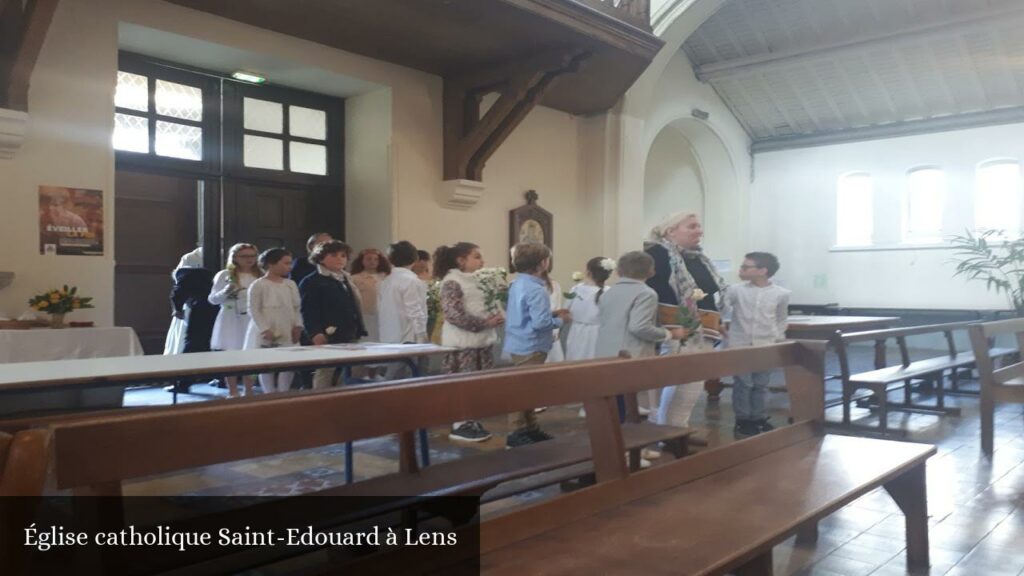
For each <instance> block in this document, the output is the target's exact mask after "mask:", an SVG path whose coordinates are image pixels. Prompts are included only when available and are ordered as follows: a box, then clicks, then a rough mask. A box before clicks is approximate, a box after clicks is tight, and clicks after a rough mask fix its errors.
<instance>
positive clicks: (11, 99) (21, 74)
mask: <svg viewBox="0 0 1024 576" xmlns="http://www.w3.org/2000/svg"><path fill="white" fill-rule="evenodd" d="M0 3H3V5H0V8H6V10H3V11H0V13H2V14H4V17H5V20H6V18H19V20H20V22H18V23H17V26H16V30H17V32H16V33H17V34H18V37H17V39H16V40H14V41H13V42H12V44H11V45H10V46H8V47H6V48H5V50H4V54H3V62H4V65H3V67H2V68H0V74H2V75H0V107H4V108H10V109H12V110H19V111H22V112H27V111H28V87H29V82H30V80H31V78H32V70H33V69H35V66H36V60H38V58H39V52H40V51H41V50H42V48H43V42H44V41H45V40H46V33H47V32H48V31H49V29H50V22H51V21H52V20H53V14H54V13H55V12H56V11H57V5H58V4H59V3H60V0H28V2H27V3H26V4H25V9H24V11H15V10H13V9H12V7H14V6H18V5H19V4H20V3H19V2H14V3H4V2H3V0H0ZM7 23H8V22H5V26H4V28H5V29H6V24H7Z"/></svg>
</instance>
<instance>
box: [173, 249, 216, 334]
mask: <svg viewBox="0 0 1024 576" xmlns="http://www.w3.org/2000/svg"><path fill="white" fill-rule="evenodd" d="M212 288H213V272H210V271H209V270H207V269H205V268H178V269H177V270H175V271H174V287H173V288H171V306H172V307H173V308H174V311H175V312H176V313H179V314H180V313H182V312H184V311H185V306H188V307H189V310H190V312H189V313H188V322H187V323H186V325H185V347H184V349H183V351H184V352H209V351H210V337H211V336H212V335H213V324H214V321H216V320H217V312H218V311H220V306H215V305H213V304H210V301H209V300H208V299H207V297H208V296H209V295H210V290H211V289H212Z"/></svg>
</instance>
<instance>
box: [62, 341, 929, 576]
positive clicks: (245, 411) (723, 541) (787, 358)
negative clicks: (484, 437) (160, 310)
mask: <svg viewBox="0 0 1024 576" xmlns="http://www.w3.org/2000/svg"><path fill="white" fill-rule="evenodd" d="M823 355H824V343H801V342H787V343H783V344H778V345H773V346H765V347H755V348H746V349H736V350H725V351H720V352H707V353H700V354H692V355H680V356H664V357H658V358H645V359H638V360H627V359H623V360H607V361H593V362H584V363H566V364H557V365H548V366H541V367H532V368H523V369H518V370H499V371H494V372H489V373H479V374H465V375H453V376H445V377H436V378H425V379H420V380H413V381H408V382H406V383H402V384H396V385H392V386H365V387H357V388H353V389H351V390H347V391H325V392H309V393H304V394H295V395H290V396H283V397H280V398H275V399H270V400H266V401H262V402H232V403H221V404H219V405H216V406H210V405H207V406H203V405H199V406H195V407H191V406H189V407H178V408H176V409H167V410H160V411H147V412H145V413H126V414H122V415H119V416H117V417H104V418H96V419H86V420H77V421H68V422H63V423H59V424H55V425H53V426H52V430H53V433H54V437H55V446H56V451H55V472H56V482H57V487H58V488H80V489H82V488H89V489H88V490H81V491H82V492H83V493H84V492H91V493H107V494H110V493H117V492H118V491H119V486H120V483H121V482H122V481H123V480H126V479H130V478H138V477H143V476H148V475H152V474H159V473H164V472H171V471H176V470H182V469H189V468H194V467H197V466H204V465H208V464H215V463H218V462H224V461H230V460H235V459H238V458H240V457H251V456H255V455H258V454H259V453H281V452H287V451H291V450H296V449H299V448H301V447H308V446H313V445H323V444H331V443H336V442H340V441H346V440H357V439H361V438H372V437H379V436H383V435H387V434H389V433H393V432H395V431H399V430H408V429H415V428H426V427H433V426H443V425H446V424H447V423H449V422H451V421H454V420H464V419H471V418H480V417H487V416H496V415H500V414H507V413H510V412H515V411H521V410H525V409H529V408H533V407H536V406H538V405H559V404H568V403H574V402H579V401H581V400H582V401H583V403H584V406H585V407H586V411H587V418H586V426H587V440H588V441H587V442H586V443H585V444H583V443H581V446H583V445H586V446H587V447H588V448H589V454H588V456H589V459H590V460H591V461H592V462H593V471H594V475H595V479H596V484H595V485H594V486H592V487H589V488H584V489H581V490H579V491H577V492H574V493H572V494H569V495H567V496H562V497H556V498H554V499H552V500H550V501H547V502H544V503H541V504H538V505H535V506H531V507H528V508H525V509H522V510H519V511H513V512H511V513H509V514H506V515H502V516H498V517H497V518H494V519H489V520H487V521H486V522H484V523H483V524H482V526H481V536H482V542H483V545H484V551H485V553H486V555H485V556H484V565H485V568H486V570H485V571H488V572H490V571H495V572H496V573H497V572H500V571H501V570H506V569H508V567H509V566H514V565H521V563H522V562H524V561H528V560H530V557H529V556H527V557H523V556H521V555H520V554H518V553H516V552H515V550H517V549H518V548H517V547H525V548H524V550H527V554H533V555H534V559H535V560H536V564H534V565H533V566H534V567H540V566H542V565H543V566H545V567H547V568H549V569H552V570H553V569H554V568H556V567H562V566H565V567H566V569H565V570H554V573H581V571H582V570H583V568H582V567H581V566H580V565H578V564H574V562H576V561H575V560H573V559H572V558H570V557H569V555H568V554H567V551H568V550H569V549H563V550H559V549H558V547H557V546H556V547H554V548H552V549H545V548H544V546H545V545H544V543H545V542H551V541H550V540H548V539H547V536H546V535H545V532H548V531H552V533H558V534H565V535H566V537H567V538H568V537H572V538H577V537H576V536H572V534H574V533H575V531H577V530H578V531H580V532H586V533H588V534H590V536H591V537H594V536H595V535H596V534H600V535H601V537H602V538H605V537H607V538H611V537H612V535H613V534H622V533H624V532H623V531H622V530H621V529H620V528H622V527H628V528H629V529H632V528H633V527H634V526H635V524H634V523H633V522H634V521H633V520H630V518H632V516H630V515H631V514H634V513H635V510H634V511H632V512H631V510H633V508H636V507H639V508H642V509H644V510H646V514H648V516H647V517H648V518H649V519H650V520H651V521H652V522H653V525H657V526H661V527H663V528H664V529H665V530H666V531H665V532H664V534H665V535H666V538H665V539H663V540H661V541H659V542H654V541H650V542H647V541H637V540H636V539H635V538H630V539H628V540H626V541H621V542H617V543H616V544H615V545H614V546H612V545H610V544H609V545H606V546H603V547H602V548H603V549H602V550H593V548H594V547H595V544H597V543H595V542H593V541H592V546H591V550H590V551H588V554H591V553H594V555H595V557H598V556H602V555H607V554H608V553H611V551H614V550H617V549H621V550H620V552H616V553H621V554H623V555H624V556H623V558H627V557H628V558H634V559H638V560H639V561H640V562H641V563H640V564H636V565H635V566H642V565H644V564H650V565H652V566H653V565H658V563H659V562H660V563H662V564H661V565H665V564H664V563H666V562H670V561H671V562H676V561H678V559H679V558H680V555H681V554H684V555H686V556H687V557H692V558H693V562H695V563H696V564H693V566H694V567H695V568H694V570H695V571H694V572H692V573H713V574H722V573H725V572H726V571H728V570H732V569H734V568H743V567H746V568H744V569H746V570H753V569H754V568H755V567H757V566H761V567H763V566H764V562H765V558H770V550H771V547H772V546H773V545H774V544H775V543H777V542H780V541H782V540H783V539H785V538H786V537H788V536H789V535H792V534H794V533H797V532H804V533H809V532H811V531H813V530H812V529H813V526H814V522H815V521H816V520H817V519H818V518H820V517H822V516H824V515H827V514H828V513H831V512H832V511H834V510H836V509H838V508H839V507H841V506H843V505H845V504H846V503H848V502H849V501H851V500H853V499H855V498H856V497H858V496H860V495H862V494H865V493H867V492H869V491H871V490H873V489H874V488H876V487H879V486H886V488H887V489H888V490H889V491H890V493H892V494H893V496H894V498H895V499H896V500H897V502H898V503H899V504H900V506H901V508H902V509H903V510H904V512H905V513H906V514H907V519H908V520H907V535H908V542H909V546H910V550H909V552H908V561H909V562H910V563H911V564H912V565H913V566H921V565H927V522H926V518H927V514H926V510H925V500H924V494H925V492H924V461H925V459H926V458H927V457H928V456H930V455H931V454H932V453H933V452H934V448H932V447H929V446H915V445H908V444H901V443H894V442H887V441H881V440H869V439H858V438H833V437H830V436H823V435H822V426H821V424H822V421H823V412H824V409H823V400H824V391H823V389H822V386H821V381H822V372H823ZM776 367H784V368H785V369H786V375H787V384H788V387H789V390H790V394H791V415H792V417H793V419H794V420H795V421H796V422H797V424H796V425H794V426H788V427H784V428H780V429H778V430H776V431H774V432H771V433H768V434H764V435H761V436H757V437H755V438H752V439H749V440H744V441H741V442H737V443H735V444H731V445H728V446H725V447H721V448H717V449H713V450H708V451H706V452H703V453H701V454H700V455H698V456H694V457H691V458H685V459H682V460H678V461H675V462H672V463H669V464H665V465H661V466H656V467H653V468H651V469H649V470H643V471H634V470H631V469H630V466H629V464H628V462H627V459H626V457H625V453H626V452H627V450H629V448H630V446H629V444H628V442H627V437H628V435H629V432H628V430H629V429H630V426H629V425H622V424H620V422H619V415H618V409H617V405H616V397H617V396H618V395H620V394H634V393H637V392H640V391H643V390H647V389H651V388H658V387H662V386H665V385H670V384H673V383H677V382H679V381H680V380H686V381H700V380H706V379H710V378H714V377H721V376H728V375H732V374H735V373H745V372H751V371H760V370H767V369H772V368H776ZM171 431H175V432H176V433H177V437H175V436H174V435H172V434H170V433H169V432H171ZM225 431H231V432H232V433H230V434H228V433H225ZM296 431H301V434H297V433H296ZM238 437H244V438H246V442H245V443H240V442H238V441H237V438H238ZM545 445H547V447H546V446H545ZM554 445H555V444H554V443H550V442H549V443H541V444H537V445H534V446H531V447H528V448H530V449H533V450H536V451H538V452H539V451H541V450H549V449H550V447H551V446H554ZM182 446H188V447H189V448H188V449H187V450H183V449H181V447H182ZM243 453H247V454H243ZM526 454H528V452H527V451H526V448H517V449H514V450H510V451H502V452H499V453H497V455H496V456H492V458H493V460H489V461H488V462H489V465H493V466H496V467H501V466H503V464H501V461H502V460H508V461H513V460H516V459H520V458H527V456H526ZM480 458H481V457H479V456H477V457H470V458H466V459H465V460H466V461H467V462H471V461H473V460H478V459H480ZM456 462H459V461H456ZM453 464H454V463H453ZM516 465H517V466H522V464H516ZM441 466H444V465H436V466H432V467H430V468H428V469H424V470H420V471H416V470H415V462H414V461H413V462H406V463H403V468H404V469H405V472H406V473H407V475H408V476H409V477H410V478H413V479H415V480H414V481H412V482H399V481H398V479H397V477H391V478H388V477H384V478H385V479H384V480H376V481H375V479H371V480H368V481H365V482H359V483H356V484H353V485H350V486H343V487H339V488H336V489H330V490H327V491H324V492H321V493H318V494H324V495H327V494H337V495H345V494H360V495H361V494H389V495H409V496H416V495H419V494H452V493H460V490H462V486H463V485H467V486H469V487H470V488H469V490H468V493H480V492H482V491H484V486H485V485H486V484H487V481H486V480H481V476H480V475H479V472H480V471H481V468H476V469H472V470H471V469H469V468H464V469H463V472H464V473H465V474H458V473H451V474H450V475H449V476H448V477H447V478H444V479H443V482H442V481H441V480H442V479H436V478H435V480H437V483H436V484H430V482H428V479H431V477H430V476H429V474H430V473H431V472H432V471H433V470H435V469H441ZM466 466H468V464H467V465H466ZM750 466H753V468H750ZM750 472H753V473H765V474H768V476H766V477H765V478H766V481H765V482H763V483H762V482H760V481H759V480H758V477H755V476H745V474H746V473H750ZM446 483H447V485H445V484H446ZM677 493H685V494H686V495H688V496H686V498H685V499H684V500H685V502H684V503H683V504H680V503H679V502H676V501H675V500H674V498H675V496H673V495H675V494H677ZM755 493H756V495H757V496H758V497H760V498H761V500H759V501H758V507H759V510H760V511H759V512H758V513H757V515H755V517H753V518H754V520H755V521H754V522H752V523H751V522H748V521H747V520H746V519H745V518H743V517H742V516H741V517H736V516H734V515H730V514H728V513H727V510H728V509H730V508H732V507H733V505H734V503H735V502H749V501H751V500H750V498H751V497H752V496H753V495H754V494H755ZM766 494H767V495H766ZM663 498H669V500H670V501H662V500H661V499H663ZM777 498H778V501H777V502H776V499H777ZM650 499H655V500H656V501H657V502H659V503H658V504H657V505H652V506H648V505H647V504H645V502H651V503H652V504H653V503H654V502H655V500H650ZM704 500H707V501H708V502H712V501H714V502H720V503H725V502H730V504H728V505H725V504H723V507H722V509H720V510H717V511H715V512H714V513H713V514H712V513H711V511H710V509H709V508H707V506H706V505H702V504H699V502H701V501H704ZM764 515H770V516H772V517H777V521H775V522H766V521H765V517H764ZM620 522H621V523H622V525H621V526H620V525H619V524H620ZM597 525H600V526H602V527H604V528H605V529H606V530H603V531H602V532H601V533H596V532H594V530H592V529H591V527H593V526H597ZM694 527H698V528H696V529H695V528H694ZM705 531H706V532H705ZM695 532H699V534H697V533H695ZM739 532H742V535H743V537H742V538H737V537H735V534H736V533H739ZM706 535H717V536H718V537H719V538H718V540H717V541H716V542H717V543H716V544H715V545H714V546H711V541H710V540H708V538H707V537H706ZM582 539H583V537H578V538H577V540H578V541H582ZM691 539H693V540H694V541H695V542H700V543H702V544H703V545H706V546H707V550H706V551H703V552H701V553H695V552H694V551H693V549H692V548H691V547H690V544H688V542H689V541H690V540H691ZM574 541H575V540H574ZM538 542H539V543H540V544H538ZM535 545H537V546H539V548H536V549H532V548H531V547H533V546H535ZM551 555H554V556H557V558H552V557H551ZM542 559H546V560H547V561H548V563H547V564H544V563H543V562H542V561H541V560H542ZM673 559H674V560H673ZM623 561H624V560H622V559H620V560H618V561H615V563H611V564H605V565H604V566H603V568H605V569H607V568H609V567H613V566H616V565H617V566H620V567H622V566H624V564H622V562H623ZM552 563H553V566H552ZM383 565H384V564H382V566H383ZM630 565H631V566H634V564H630ZM687 566H688V565H687ZM681 567H683V565H679V566H677V568H681ZM687 569H689V568H687ZM535 571H536V570H531V569H529V568H527V572H526V573H533V572H535ZM594 571H595V570H591V571H590V572H594ZM596 571H597V572H600V571H602V570H601V569H597V570H596ZM605 571H606V570H605ZM676 572H684V573H685V572H686V571H685V570H676ZM750 573H763V572H750Z"/></svg>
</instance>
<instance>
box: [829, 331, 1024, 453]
mask: <svg viewBox="0 0 1024 576" xmlns="http://www.w3.org/2000/svg"><path fill="white" fill-rule="evenodd" d="M971 324H972V323H971V322H953V323H948V324H935V325H930V326H914V327H910V328H892V329H885V330H871V331H866V332H853V333H848V334H844V333H843V332H842V331H836V334H835V336H834V337H833V338H832V341H831V342H832V345H833V348H834V349H835V351H836V355H837V357H838V359H839V368H840V380H841V382H842V396H841V397H840V399H838V400H837V401H832V402H829V403H828V406H835V405H842V407H843V420H842V424H843V425H844V426H847V427H852V428H863V427H860V426H855V425H853V424H852V423H851V421H850V412H851V408H852V404H853V403H854V402H863V401H876V402H877V404H878V413H879V425H878V427H877V428H868V430H870V431H876V432H880V433H882V434H886V433H888V432H889V431H890V430H889V427H888V413H889V410H899V411H905V412H916V413H923V414H937V415H947V414H951V415H958V414H959V408H951V407H947V406H946V405H945V395H946V393H947V390H946V387H945V375H946V374H947V373H948V374H949V377H950V380H951V382H952V387H953V388H952V389H953V391H959V385H958V379H959V371H960V370H963V369H970V368H972V367H973V366H975V364H976V359H975V355H974V352H959V351H957V349H956V344H955V338H954V333H955V332H957V331H962V330H966V329H967V328H968V327H969V326H970V325H971ZM929 334H942V335H943V337H944V338H945V341H946V345H947V351H946V353H945V354H942V355H940V356H934V357H931V358H924V359H919V360H911V358H910V351H909V348H908V347H907V338H908V337H911V336H921V335H929ZM889 340H895V341H896V344H897V346H898V349H899V353H900V363H899V364H898V365H894V366H886V365H884V364H887V362H886V361H885V347H886V343H887V342H888V341H889ZM859 342H873V343H874V345H875V351H876V366H875V369H874V370H869V371H866V372H859V373H853V372H852V370H851V368H850V362H849V348H848V347H849V345H851V344H856V343H859ZM879 352H881V353H880V354H879ZM1008 353H1010V351H1009V350H1007V349H1003V348H995V349H990V350H989V351H988V353H987V354H986V357H987V358H993V357H999V356H1004V355H1006V354H1008ZM880 364H881V365H880ZM914 380H925V381H930V382H935V384H936V385H935V387H934V390H935V396H936V401H935V405H924V404H920V403H917V402H914V401H913V396H912V393H913V389H912V386H911V384H912V381H914ZM862 389H866V390H869V391H870V392H871V394H870V396H858V395H857V391H858V390H862ZM901 390H902V391H903V401H902V402H897V403H894V402H890V401H889V398H888V394H889V393H891V392H898V391H901Z"/></svg>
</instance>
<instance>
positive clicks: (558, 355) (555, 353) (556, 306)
mask: <svg viewBox="0 0 1024 576" xmlns="http://www.w3.org/2000/svg"><path fill="white" fill-rule="evenodd" d="M549 296H550V298H551V310H552V312H553V311H555V310H560V309H562V308H565V302H564V301H565V297H564V296H562V285H561V284H559V283H558V282H557V281H556V280H552V281H551V294H550V295H549ZM553 336H554V342H552V344H551V351H550V352H548V357H547V359H546V360H544V363H545V364H550V363H552V362H563V361H565V350H563V349H562V340H561V339H560V338H559V332H558V329H557V328H556V329H555V331H554V335H553Z"/></svg>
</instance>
